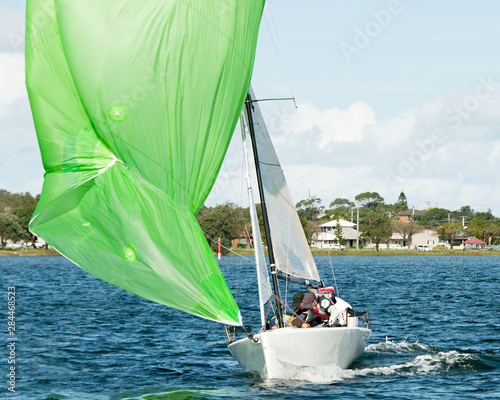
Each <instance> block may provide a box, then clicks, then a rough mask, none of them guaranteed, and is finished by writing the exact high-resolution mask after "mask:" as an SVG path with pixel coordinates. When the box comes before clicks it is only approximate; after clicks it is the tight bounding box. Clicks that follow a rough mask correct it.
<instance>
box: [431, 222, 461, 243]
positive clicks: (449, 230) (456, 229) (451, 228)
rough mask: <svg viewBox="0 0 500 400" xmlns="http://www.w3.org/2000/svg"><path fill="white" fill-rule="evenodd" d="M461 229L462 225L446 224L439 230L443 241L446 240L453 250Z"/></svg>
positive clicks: (455, 223)
mask: <svg viewBox="0 0 500 400" xmlns="http://www.w3.org/2000/svg"><path fill="white" fill-rule="evenodd" d="M461 229H462V225H460V224H459V223H457V222H453V223H446V224H443V225H441V226H440V227H439V228H438V229H437V233H438V235H439V237H440V238H441V239H446V240H447V241H448V243H449V244H450V247H451V248H452V249H453V243H455V239H456V237H457V236H458V235H459V233H460V231H461Z"/></svg>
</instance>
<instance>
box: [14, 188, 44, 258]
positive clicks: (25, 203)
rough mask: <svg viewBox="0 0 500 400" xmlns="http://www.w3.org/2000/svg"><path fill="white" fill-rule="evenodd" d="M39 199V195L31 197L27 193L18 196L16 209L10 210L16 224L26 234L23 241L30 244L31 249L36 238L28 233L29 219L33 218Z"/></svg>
mask: <svg viewBox="0 0 500 400" xmlns="http://www.w3.org/2000/svg"><path fill="white" fill-rule="evenodd" d="M39 199H40V195H38V196H36V197H33V196H32V195H31V194H29V193H23V194H21V195H19V200H20V204H19V205H18V206H17V207H15V208H12V209H11V211H10V212H11V213H12V214H14V215H15V216H16V218H17V222H18V223H19V225H21V227H22V228H23V229H24V232H25V233H26V236H25V237H24V238H23V239H25V240H27V241H28V242H31V243H32V245H33V248H35V240H36V238H37V237H36V236H35V235H33V234H32V233H31V232H30V231H29V223H30V220H31V217H32V216H33V213H34V212H35V208H36V206H37V204H38V200H39Z"/></svg>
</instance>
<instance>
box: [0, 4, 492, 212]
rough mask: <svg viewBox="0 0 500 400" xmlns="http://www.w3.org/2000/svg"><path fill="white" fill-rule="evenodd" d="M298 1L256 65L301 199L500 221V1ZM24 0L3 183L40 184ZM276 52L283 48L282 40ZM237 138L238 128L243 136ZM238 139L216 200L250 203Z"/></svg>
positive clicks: (266, 36) (13, 186)
mask: <svg viewBox="0 0 500 400" xmlns="http://www.w3.org/2000/svg"><path fill="white" fill-rule="evenodd" d="M352 3H353V2H347V1H332V0H315V1H304V0H302V1H297V0H272V1H269V2H268V5H267V6H266V9H265V13H264V19H263V21H262V25H261V32H260V37H259V45H258V50H257V56H256V63H255V68H254V76H253V86H254V90H255V92H256V94H257V95H258V96H259V97H266V98H268V97H286V96H290V95H291V94H292V93H293V95H294V96H295V98H296V101H297V105H298V109H295V108H294V107H293V105H292V103H291V102H273V103H266V104H265V108H264V109H263V112H264V115H265V117H266V120H267V121H268V125H269V127H270V128H271V131H272V134H273V137H274V138H275V139H276V148H277V152H278V155H279V156H280V158H281V159H282V164H283V168H284V170H285V174H286V175H287V178H288V180H289V184H290V188H291V192H292V196H293V197H294V199H295V201H299V200H301V199H304V198H306V197H307V196H308V195H315V196H318V197H320V198H321V199H322V200H323V204H324V205H325V206H328V205H329V203H330V202H331V201H332V200H334V199H335V198H337V197H345V198H348V199H350V200H353V198H354V196H355V195H356V194H359V193H361V192H365V191H377V192H379V193H380V194H381V195H382V196H383V197H384V198H385V199H386V201H387V202H391V203H393V202H395V201H396V200H397V197H398V195H399V193H400V192H401V191H402V190H403V191H404V192H405V193H406V195H407V197H408V200H409V203H410V206H415V207H417V208H419V209H423V208H426V207H427V206H428V205H429V204H430V205H431V206H436V205H437V206H439V207H444V208H449V209H451V210H455V209H457V208H459V207H460V206H463V205H470V206H471V207H473V208H474V209H476V210H483V211H484V210H486V209H488V208H491V209H492V211H493V212H494V213H495V214H496V215H497V216H500V200H499V199H498V193H499V190H498V187H499V183H500V182H499V181H500V177H499V175H500V174H499V170H500V168H499V167H500V161H499V160H500V128H499V126H500V113H498V111H497V110H499V109H500V70H499V67H500V56H499V51H498V48H499V46H498V41H499V39H500V3H498V2H495V1H492V0H490V1H481V2H474V3H472V2H470V1H452V0H442V1H440V2H431V1H418V2H410V1H407V0H404V1H403V0H402V1H361V0H360V1H356V2H355V4H352ZM24 9H25V3H24V2H21V1H6V0H0V170H2V171H3V173H2V174H1V175H0V188H5V189H7V190H10V191H30V192H31V193H33V194H36V193H39V192H40V189H41V184H42V176H43V169H42V166H41V161H40V156H39V151H38V147H37V144H36V139H35V133H34V129H33V125H32V122H31V116H30V112H29V103H28V101H27V96H26V93H25V89H24V81H23V80H24V72H23V70H22V68H23V49H22V38H23V23H24V20H23V14H24ZM275 47H276V48H277V49H278V51H276V48H275ZM235 136H237V135H235ZM239 146H240V144H238V143H236V141H235V143H233V144H232V145H231V148H230V154H229V155H228V157H227V162H226V164H225V165H224V167H223V169H222V171H221V175H220V179H219V181H218V183H217V184H216V186H215V189H214V191H213V193H212V194H211V195H210V197H209V200H208V202H207V203H208V204H209V205H213V204H215V203H222V202H224V201H233V202H238V203H243V204H245V203H246V200H245V198H244V195H242V193H244V190H243V191H242V189H241V188H242V187H243V184H242V182H241V170H240V166H241V162H240V159H241V151H240V148H239Z"/></svg>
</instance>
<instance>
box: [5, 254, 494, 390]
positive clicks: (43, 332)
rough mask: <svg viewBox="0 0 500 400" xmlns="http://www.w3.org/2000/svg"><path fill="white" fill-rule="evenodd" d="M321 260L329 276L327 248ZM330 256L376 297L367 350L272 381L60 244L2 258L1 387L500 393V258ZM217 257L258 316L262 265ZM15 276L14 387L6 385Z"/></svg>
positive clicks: (217, 334) (349, 291) (251, 314)
mask: <svg viewBox="0 0 500 400" xmlns="http://www.w3.org/2000/svg"><path fill="white" fill-rule="evenodd" d="M316 260H317V262H318V265H319V268H320V271H321V273H322V275H323V277H326V278H327V279H325V280H327V281H329V283H330V282H331V281H332V272H331V267H330V262H329V259H328V258H327V257H316ZM332 261H333V264H334V267H335V274H336V278H337V282H338V285H339V291H340V295H341V296H342V297H343V298H345V299H346V300H347V301H349V302H350V303H351V304H352V305H353V307H354V308H355V309H364V308H365V307H366V308H368V311H369V317H370V328H371V329H372V330H373V333H372V336H371V338H370V342H369V345H368V348H367V349H366V352H365V354H364V355H363V356H361V357H360V358H359V359H358V360H357V361H356V362H355V364H353V365H352V367H351V368H349V369H347V370H331V369H326V370H325V369H320V370H313V371H307V372H304V375H303V376H298V377H297V378H298V379H301V380H299V381H295V380H294V381H283V380H282V381H266V380H263V379H261V378H258V377H255V376H251V375H245V374H243V373H242V372H241V370H240V368H239V366H238V364H237V363H236V361H235V360H234V359H233V358H232V357H231V355H230V354H229V352H228V350H227V347H226V338H225V333H224V329H223V327H222V326H221V325H219V324H216V323H213V322H210V321H205V320H203V319H200V318H196V317H192V316H190V315H187V314H183V313H181V312H177V311H175V310H171V309H168V308H166V307H163V306H161V305H157V304H154V303H151V302H149V301H146V300H144V299H142V298H139V297H137V296H135V295H132V294H130V293H128V292H125V291H123V290H120V289H117V288H115V287H113V286H111V285H109V284H107V283H104V282H102V281H99V280H98V279H96V278H94V277H92V276H90V275H88V274H87V273H86V272H84V271H82V270H81V269H79V268H78V267H76V266H74V265H72V264H71V263H70V262H69V261H67V260H65V259H64V258H62V257H0V284H1V285H0V290H1V291H2V295H1V296H0V299H2V300H0V331H1V332H2V335H0V341H1V342H3V343H2V346H1V348H2V349H3V350H2V351H1V352H0V376H2V378H1V379H0V398H1V399H30V400H31V399H48V398H53V399H72V400H73V399H92V400H100V399H106V400H107V399H144V400H153V399H154V400H158V399H234V398H241V399H276V398H280V399H302V398H315V399H364V398H374V399H492V398H500V296H499V293H500V257H486V256H483V257H469V256H463V257H460V256H458V257H453V256H449V257H448V256H441V257H438V256H420V257H417V256H414V257H411V256H401V257H361V256H352V257H334V258H333V259H332ZM220 265H221V267H222V270H223V272H224V274H225V275H226V276H227V277H228V281H229V284H230V286H231V288H232V289H233V291H234V293H235V296H237V298H238V303H239V304H240V308H241V310H242V314H243V316H244V318H245V322H246V323H250V324H251V325H253V326H254V327H255V328H257V326H258V321H259V317H258V305H257V296H256V290H255V288H254V287H253V286H252V285H253V283H254V281H255V278H254V272H253V267H252V264H251V263H250V262H247V261H246V260H245V259H242V258H240V257H225V258H223V259H222V260H221V262H220ZM10 286H14V287H15V295H16V296H15V297H16V306H15V317H16V319H15V323H16V325H15V328H16V331H15V333H16V339H17V343H16V348H15V367H16V370H15V372H16V375H15V392H14V393H13V392H10V391H8V390H7V387H8V380H9V378H8V377H7V374H8V373H9V367H10V366H12V364H10V365H9V364H8V357H9V351H10V350H9V348H8V347H7V344H8V343H9V340H10V338H11V337H9V336H8V329H7V327H8V318H7V317H8V314H7V310H8V308H7V307H8V304H7V293H8V289H7V288H8V287H10ZM291 295H293V292H291V291H290V292H289V293H288V296H289V298H290V296H291ZM2 303H3V304H2Z"/></svg>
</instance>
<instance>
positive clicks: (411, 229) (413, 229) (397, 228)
mask: <svg viewBox="0 0 500 400" xmlns="http://www.w3.org/2000/svg"><path fill="white" fill-rule="evenodd" d="M391 229H392V231H393V232H396V233H399V234H400V235H401V236H402V238H403V240H404V241H405V242H407V245H408V248H410V247H411V242H412V238H413V235H415V234H417V233H419V232H421V231H422V230H423V229H424V227H423V226H422V225H419V224H417V223H415V222H403V221H399V220H394V221H391Z"/></svg>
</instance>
